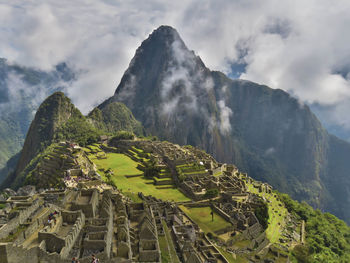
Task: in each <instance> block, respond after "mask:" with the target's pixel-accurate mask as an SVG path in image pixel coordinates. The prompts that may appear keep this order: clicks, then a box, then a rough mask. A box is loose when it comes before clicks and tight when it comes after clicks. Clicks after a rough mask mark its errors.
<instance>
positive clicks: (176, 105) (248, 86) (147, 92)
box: [98, 26, 350, 222]
mask: <svg viewBox="0 0 350 263" xmlns="http://www.w3.org/2000/svg"><path fill="white" fill-rule="evenodd" d="M112 101H113V102H114V101H119V102H122V103H124V104H125V105H126V106H127V107H128V108H130V110H131V111H132V112H133V114H134V115H135V117H136V119H138V120H139V121H141V122H142V124H143V126H144V127H145V129H146V131H147V132H148V133H150V134H154V135H156V136H158V137H159V138H161V139H166V140H170V141H173V142H175V143H179V144H182V145H185V144H191V145H194V146H198V147H200V148H202V149H204V150H205V151H207V152H209V153H210V154H213V155H214V157H215V158H216V159H218V160H219V161H222V162H229V163H235V164H236V165H237V166H238V167H239V169H241V170H243V171H246V172H248V173H249V174H250V175H251V176H252V177H253V178H255V179H259V180H264V181H267V182H269V183H271V184H272V185H273V186H275V187H276V188H277V189H279V190H281V191H283V192H287V193H289V194H291V195H292V197H294V198H296V199H298V200H305V201H308V202H309V203H310V204H311V205H313V206H314V207H316V208H320V209H322V210H326V211H331V212H335V213H336V214H337V215H338V216H340V217H341V218H343V219H347V220H350V214H349V213H348V212H347V211H348V210H347V208H350V204H345V207H347V208H346V209H345V208H344V206H343V205H344V202H343V200H344V198H339V196H337V191H336V190H335V188H334V187H331V186H330V183H329V182H330V180H328V179H326V178H328V176H327V174H328V173H329V167H330V166H332V163H333V162H334V158H332V156H330V155H331V154H333V152H334V151H330V150H329V149H330V148H332V147H334V146H332V145H333V144H334V140H331V139H330V135H328V132H327V131H326V130H325V129H324V128H323V127H322V125H321V123H320V122H319V121H318V119H317V117H316V116H315V115H314V114H313V113H312V112H311V110H310V109H309V107H308V106H307V105H302V104H301V103H299V102H298V100H297V99H295V98H293V97H291V96H290V95H289V94H288V93H286V92H284V91H282V90H273V89H271V88H268V87H267V86H265V85H259V84H256V83H253V82H250V81H242V80H232V79H229V78H228V77H226V75H224V74H223V73H219V72H217V71H210V70H209V69H208V68H206V67H205V65H204V63H203V62H202V60H201V59H200V58H199V57H198V56H196V55H195V53H194V52H193V51H190V50H189V49H188V48H187V47H186V45H185V43H184V42H183V41H182V40H181V38H180V36H179V34H178V33H177V31H176V30H175V29H173V28H171V27H169V26H161V27H159V28H158V29H156V30H154V31H153V32H152V34H150V36H149V37H148V38H147V39H146V40H145V41H143V42H142V44H141V46H140V47H139V48H138V49H137V51H136V53H135V56H134V58H133V59H132V60H131V62H130V65H129V67H128V69H127V70H126V71H125V74H124V76H123V77H122V79H121V82H120V84H119V85H118V87H117V89H116V91H115V94H114V95H113V96H112V97H111V98H109V99H107V100H106V101H105V102H104V103H102V104H101V105H99V106H98V108H100V109H103V108H104V107H106V105H108V103H111V102H112ZM344 143H345V144H346V142H344ZM330 144H332V145H330ZM330 160H331V161H330ZM339 165H340V166H346V163H344V162H342V163H338V165H337V166H339ZM339 173H340V174H337V175H334V176H335V178H336V177H339V178H343V183H342V184H339V185H338V184H336V185H337V187H339V188H341V189H342V190H341V192H344V193H346V192H347V191H348V190H347V189H349V187H350V179H348V178H347V177H346V174H344V171H341V170H339ZM332 178H333V177H332ZM331 181H332V180H331ZM333 184H334V183H333ZM290 185H293V188H294V189H291V187H290ZM345 196H347V197H348V196H350V195H347V194H345ZM334 200H335V201H334ZM340 202H342V205H341V206H342V208H339V207H337V203H340ZM349 203H350V202H349ZM348 222H349V221H348Z"/></svg>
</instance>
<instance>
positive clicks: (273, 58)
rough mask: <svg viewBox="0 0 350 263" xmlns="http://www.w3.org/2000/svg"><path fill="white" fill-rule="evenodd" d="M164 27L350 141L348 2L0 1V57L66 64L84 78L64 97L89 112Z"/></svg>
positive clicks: (219, 66) (215, 63)
mask: <svg viewBox="0 0 350 263" xmlns="http://www.w3.org/2000/svg"><path fill="white" fill-rule="evenodd" d="M162 24H166V25H171V26H173V27H175V28H176V29H177V30H178V32H179V33H180V35H181V36H182V38H183V40H184V41H185V43H186V44H187V46H188V47H189V48H190V49H193V50H194V51H195V52H196V54H198V55H199V56H200V57H201V58H202V60H203V61H204V63H205V64H206V65H207V66H208V67H209V68H211V69H213V70H221V71H223V72H225V73H227V74H229V75H230V76H232V77H239V78H243V79H248V80H251V81H255V82H258V83H260V84H266V85H268V86H270V87H272V88H280V89H283V90H285V91H288V92H289V93H291V94H292V95H293V96H295V97H297V98H298V99H299V100H300V101H301V103H307V104H309V105H313V106H314V109H315V110H317V113H318V116H319V117H320V118H321V119H322V120H323V121H324V122H325V123H326V124H327V125H328V126H332V125H335V126H337V127H342V128H343V129H344V130H347V131H349V137H350V116H349V114H348V113H349V112H350V74H349V72H350V46H349V43H350V32H349V31H350V30H349V25H350V1H348V0H337V1H331V0H306V1H305V0H284V1H281V0H264V1H259V0H255V1H253V0H216V1H207V0H179V1H163V0H149V1H136V0H134V1H133V0H130V1H117V0H113V1H112V0H104V1H102V0H100V1H96V0H74V1H72V0H60V1H57V0H45V1H44V0H11V1H8V0H0V57H4V58H7V59H8V60H9V61H10V62H16V63H19V64H23V65H26V66H32V67H36V68H40V69H43V70H50V69H51V68H52V67H53V66H54V65H56V64H58V63H60V62H67V63H68V64H69V66H70V67H72V68H74V69H75V70H77V71H79V72H80V73H79V77H78V80H77V81H76V82H75V83H74V84H73V85H72V86H71V87H70V88H69V89H68V95H69V96H70V97H71V98H72V99H73V101H74V102H75V103H76V104H77V106H78V107H79V108H80V109H81V110H82V111H83V112H85V113H86V112H88V111H89V110H90V109H91V108H92V106H94V105H96V104H97V103H99V102H101V101H102V100H104V99H105V98H107V97H109V96H111V95H112V94H113V92H114V90H115V88H116V86H117V85H118V83H119V81H120V78H121V76H122V74H123V72H124V71H125V70H126V68H127V66H128V64H129V62H130V60H131V58H132V57H133V55H134V53H135V50H136V48H137V47H138V46H139V45H140V44H141V42H142V40H144V39H145V38H147V36H148V35H149V34H150V33H151V32H152V30H154V29H155V28H157V27H158V26H159V25H162ZM82 94H83V95H82ZM85 94H89V96H86V95H85Z"/></svg>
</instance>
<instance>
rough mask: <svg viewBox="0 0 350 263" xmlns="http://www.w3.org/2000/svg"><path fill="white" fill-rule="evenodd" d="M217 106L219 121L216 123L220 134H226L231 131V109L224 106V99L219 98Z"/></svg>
mask: <svg viewBox="0 0 350 263" xmlns="http://www.w3.org/2000/svg"><path fill="white" fill-rule="evenodd" d="M218 106H219V110H220V121H219V123H218V126H219V128H220V132H221V133H222V134H227V133H228V132H230V131H231V122H230V117H231V115H232V110H231V109H230V108H229V107H227V106H226V104H225V101H224V100H219V101H218Z"/></svg>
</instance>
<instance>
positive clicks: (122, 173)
mask: <svg viewBox="0 0 350 263" xmlns="http://www.w3.org/2000/svg"><path fill="white" fill-rule="evenodd" d="M90 149H92V151H91V150H90ZM84 150H86V152H87V154H88V156H89V158H90V160H91V161H93V162H94V163H95V164H96V166H97V169H98V172H99V173H100V174H101V176H102V179H103V180H105V181H108V177H107V176H106V174H107V171H108V170H109V169H110V170H111V171H112V176H111V178H110V180H111V181H112V183H113V184H114V185H115V186H116V187H117V188H118V189H120V190H122V191H123V193H124V194H125V195H127V196H129V197H130V198H131V199H132V200H133V201H136V202H137V201H140V199H139V198H138V195H137V193H138V192H142V193H143V194H144V195H152V196H154V197H156V198H159V199H162V200H170V201H175V202H183V201H189V200H190V199H189V198H187V197H186V196H185V195H184V194H183V193H181V192H180V191H179V190H178V189H176V188H174V187H173V186H172V185H170V186H168V185H162V186H156V185H154V184H153V181H154V180H153V179H152V178H150V179H148V178H145V177H144V176H143V172H142V171H141V170H139V169H138V168H137V166H138V165H139V163H138V162H136V161H134V160H132V159H131V158H130V157H128V156H126V155H125V154H121V153H104V152H103V151H102V150H101V149H100V148H99V147H97V146H96V145H93V146H92V147H91V146H89V147H88V148H85V149H84ZM135 153H137V151H135ZM101 156H103V157H102V158H101Z"/></svg>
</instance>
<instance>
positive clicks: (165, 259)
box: [158, 236, 171, 263]
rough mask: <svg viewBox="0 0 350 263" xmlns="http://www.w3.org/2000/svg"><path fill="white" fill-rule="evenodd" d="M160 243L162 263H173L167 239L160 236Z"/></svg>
mask: <svg viewBox="0 0 350 263" xmlns="http://www.w3.org/2000/svg"><path fill="white" fill-rule="evenodd" d="M158 241H159V248H160V253H161V257H162V261H161V262H162V263H171V259H170V255H169V249H168V242H167V240H166V238H165V236H159V237H158Z"/></svg>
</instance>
